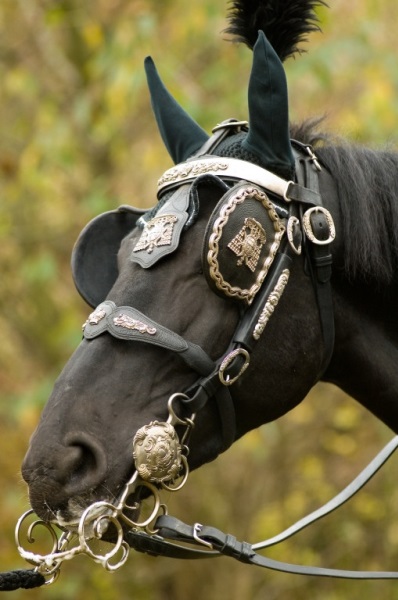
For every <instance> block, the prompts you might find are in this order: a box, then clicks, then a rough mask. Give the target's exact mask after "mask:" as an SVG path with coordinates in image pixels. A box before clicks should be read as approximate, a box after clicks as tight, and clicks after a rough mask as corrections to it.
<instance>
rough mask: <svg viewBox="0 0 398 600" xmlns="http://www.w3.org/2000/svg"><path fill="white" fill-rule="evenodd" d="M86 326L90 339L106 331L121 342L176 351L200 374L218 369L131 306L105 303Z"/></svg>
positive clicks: (201, 353) (194, 346) (199, 350)
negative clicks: (131, 342) (137, 343)
mask: <svg viewBox="0 0 398 600" xmlns="http://www.w3.org/2000/svg"><path fill="white" fill-rule="evenodd" d="M83 327H84V329H83V335H84V337H85V338H86V339H88V340H91V339H93V338H95V337H97V336H99V335H101V334H102V333H104V332H105V331H107V332H108V333H110V334H111V335H112V336H113V337H115V338H118V339H121V340H128V341H134V342H144V343H146V344H152V345H154V346H159V347H160V348H165V349H166V350H171V351H173V352H176V353H177V354H179V355H180V356H181V357H182V358H183V359H184V360H185V362H186V363H187V365H188V366H190V367H191V368H192V369H194V370H195V371H196V372H197V373H199V374H200V375H208V374H209V373H211V372H212V371H213V370H214V368H215V363H214V361H213V360H212V359H211V358H210V357H209V355H208V354H207V353H206V352H205V351H204V350H203V349H202V348H201V347H200V346H198V345H197V344H193V343H191V342H188V341H187V340H185V339H184V338H182V337H181V336H180V335H178V334H177V333H174V331H171V330H170V329H167V327H163V325H159V323H156V322H155V321H153V320H152V319H149V317H147V316H146V315H144V314H143V313H141V312H140V311H139V310H137V309H135V308H132V307H131V306H119V307H118V306H116V304H115V303H114V302H111V301H110V300H106V301H105V302H102V304H100V305H99V306H97V308H96V309H95V311H94V312H92V313H91V315H90V316H89V317H88V319H87V321H86V323H85V324H84V326H83Z"/></svg>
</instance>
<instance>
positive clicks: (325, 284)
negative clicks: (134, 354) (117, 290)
mask: <svg viewBox="0 0 398 600" xmlns="http://www.w3.org/2000/svg"><path fill="white" fill-rule="evenodd" d="M246 126H247V124H246V123H243V122H236V121H226V122H224V123H222V124H221V125H219V126H218V127H217V128H215V130H214V133H213V136H212V137H211V138H210V139H209V140H208V141H207V142H206V144H205V145H204V147H202V148H201V150H200V151H198V152H197V153H196V155H195V156H194V157H192V158H191V159H190V160H188V161H187V162H186V163H184V164H180V165H177V166H176V167H174V168H173V169H170V170H169V171H167V172H166V173H165V174H164V175H163V177H162V178H161V179H160V181H159V192H160V193H164V192H165V191H167V192H173V191H174V190H178V189H179V188H181V186H186V185H187V184H188V183H192V182H193V181H195V180H197V179H198V178H200V177H204V178H205V177H206V176H208V175H209V174H211V175H212V176H217V177H220V179H221V180H222V181H224V182H227V183H228V184H229V185H230V186H232V187H231V188H230V191H228V193H227V195H228V199H229V203H228V204H226V205H225V208H223V211H224V212H223V213H221V217H220V218H219V219H218V221H217V227H218V229H217V232H216V234H214V235H213V237H212V238H210V240H211V244H213V245H212V246H211V248H210V250H209V254H208V256H209V264H210V276H212V266H214V265H216V266H217V252H216V250H217V234H218V232H219V231H220V230H221V227H222V224H223V222H224V221H225V219H226V216H228V215H229V214H230V213H231V211H232V210H233V208H234V207H235V206H236V203H239V202H242V201H243V200H245V198H250V199H254V200H255V201H256V202H259V203H262V206H264V207H267V210H268V211H269V215H270V218H271V220H272V219H275V221H277V220H278V222H281V223H282V225H280V227H279V230H278V232H277V236H276V238H275V239H276V240H277V241H276V242H275V247H274V248H271V250H270V255H269V256H268V257H267V261H268V263H267V264H266V265H265V266H264V269H263V271H262V272H261V274H260V279H259V280H258V281H256V285H257V287H258V289H255V293H254V292H253V293H252V295H251V296H248V298H249V300H248V302H247V308H246V310H245V311H244V312H243V313H242V316H241V319H240V321H239V323H238V325H237V328H236V329H235V332H234V334H233V336H232V339H231V343H230V345H229V347H228V349H227V351H226V352H225V353H224V354H223V356H222V357H221V358H220V359H219V360H218V361H213V360H212V359H211V358H210V357H209V356H208V354H207V353H206V352H205V351H204V350H203V349H202V348H201V347H200V346H198V345H196V344H193V343H192V342H190V341H188V340H186V339H184V338H183V337H181V336H180V335H178V334H177V333H175V332H173V331H171V330H170V329H168V328H166V327H164V326H162V325H160V324H159V323H156V322H155V321H153V320H152V319H149V318H148V317H147V316H146V315H144V314H143V313H141V312H140V311H138V310H137V309H135V308H132V307H129V306H121V307H117V306H116V305H115V304H114V303H113V302H111V301H109V300H107V301H104V302H102V303H101V304H100V305H99V306H98V307H97V308H96V309H95V310H94V312H92V313H91V314H90V316H89V317H88V319H87V321H86V323H85V324H84V332H83V335H84V337H85V338H86V339H87V340H91V339H93V338H95V337H98V336H99V335H102V334H104V333H108V334H110V335H112V336H113V337H116V338H118V339H121V340H129V341H136V342H138V341H139V342H144V343H150V344H153V345H156V346H159V347H161V348H163V349H166V350H168V351H171V352H174V353H176V354H177V355H179V356H180V357H181V358H182V359H183V360H184V361H185V363H186V364H187V365H188V366H189V367H190V368H191V369H193V370H194V371H195V372H196V373H197V374H198V376H199V378H198V380H197V381H196V383H195V384H193V385H192V386H191V387H190V388H189V389H188V390H185V391H184V393H176V394H173V396H172V397H171V398H170V399H169V402H168V415H169V416H168V419H167V421H165V422H159V421H153V422H152V423H149V424H148V425H146V426H144V427H142V428H141V429H140V430H139V431H138V432H137V434H136V436H135V438H134V459H135V466H136V470H135V472H134V474H133V476H132V478H131V479H130V481H129V482H128V483H127V484H126V486H125V487H124V489H123V491H122V493H121V494H120V496H119V497H118V498H117V499H116V500H115V502H113V503H111V502H105V501H103V502H96V503H94V504H93V505H91V506H89V507H88V508H87V509H86V510H85V512H84V513H83V515H82V517H81V519H80V523H79V525H78V527H77V528H76V529H75V531H65V530H63V532H62V535H61V536H60V537H58V536H57V534H56V533H55V530H54V527H53V526H52V525H51V524H48V523H43V522H40V521H39V522H37V521H36V522H33V523H32V524H31V525H30V526H29V528H28V534H27V535H28V540H29V541H32V539H33V530H34V529H35V528H36V527H37V526H38V525H43V526H44V527H46V528H47V529H48V530H49V531H50V533H51V536H52V539H53V548H52V551H51V552H50V553H49V554H47V555H38V554H34V553H32V552H29V551H26V550H25V549H24V548H23V547H22V544H21V541H20V539H21V536H22V530H23V528H24V527H25V524H26V522H27V520H29V519H30V518H31V514H32V511H29V512H28V513H26V514H25V515H23V516H22V517H21V519H20V520H19V522H18V524H17V529H16V540H17V546H18V549H19V551H20V554H21V555H22V556H23V557H24V558H25V559H26V560H27V561H28V562H30V563H32V564H33V565H34V566H35V571H34V573H35V575H37V574H40V575H41V577H42V583H44V582H45V583H52V582H53V581H54V580H55V579H56V578H57V576H58V573H59V569H60V567H61V565H62V562H63V561H64V560H68V559H70V558H72V557H73V556H75V555H78V554H86V555H89V556H90V557H91V558H93V559H94V560H95V561H96V562H98V563H100V564H102V566H103V567H105V568H106V569H108V570H115V569H117V568H119V567H120V566H122V565H123V564H124V563H125V562H126V560H127V556H128V552H129V547H132V548H134V549H136V550H138V551H141V552H146V553H149V554H152V555H162V556H169V557H173V558H183V559H185V558H210V557H215V556H219V555H221V554H224V555H228V556H230V557H233V558H235V559H237V560H239V561H242V562H246V563H251V564H256V565H258V566H261V567H265V568H269V569H274V570H279V571H284V572H288V573H296V574H304V575H316V576H326V577H338V578H352V579H397V578H398V573H395V572H392V573H390V572H368V571H343V570H338V569H322V568H317V567H306V566H299V565H290V564H287V563H283V562H278V561H274V560H271V559H268V558H267V557H264V556H262V555H260V554H259V553H258V550H261V549H264V548H268V547H270V546H273V545H276V544H279V543H280V542H282V541H284V540H286V539H287V538H289V537H291V536H293V535H295V534H296V533H297V532H299V531H301V530H302V529H303V528H305V527H307V526H308V525H309V524H310V523H313V522H314V521H316V520H318V519H320V518H321V517H323V516H325V515H326V514H329V513H330V512H332V511H333V510H335V509H336V508H337V507H339V506H341V505H342V504H343V503H344V502H346V501H347V500H348V499H349V498H350V497H352V496H353V495H354V494H355V493H356V492H357V491H358V490H359V489H361V488H362V487H363V485H364V484H365V483H366V482H367V481H368V480H369V479H371V477H373V475H374V474H375V473H376V472H377V471H378V469H379V468H380V467H381V466H382V465H383V464H384V462H385V461H386V460H387V459H388V458H389V457H390V456H391V454H392V453H393V452H394V451H395V450H396V448H397V447H398V437H396V438H394V439H393V440H392V441H391V442H390V444H389V445H387V446H386V447H385V449H383V451H382V452H381V453H380V454H379V455H378V456H377V457H376V458H375V459H374V460H373V461H372V463H371V464H370V465H369V466H368V467H367V468H366V469H365V470H364V471H363V472H362V473H361V474H360V475H359V476H358V477H357V478H356V479H355V480H354V481H353V482H352V483H351V484H350V485H349V486H347V488H345V489H344V490H343V491H342V492H341V493H340V494H338V495H337V496H336V497H335V498H333V499H332V500H331V501H330V502H328V503H327V504H326V505H325V506H323V507H322V508H320V509H319V510H317V511H315V512H313V513H311V514H310V515H308V516H307V517H305V518H304V519H302V520H300V521H298V522H297V523H296V524H294V525H293V526H292V527H289V528H288V529H287V530H285V531H283V532H282V533H280V534H279V535H277V536H274V537H273V538H271V539H269V540H265V541H263V542H260V543H258V544H254V545H251V544H248V543H246V542H238V541H237V540H236V538H235V537H233V536H231V535H226V534H224V533H222V532H221V531H219V530H217V529H215V528H213V527H207V526H203V525H201V524H198V523H196V524H195V525H193V526H188V525H186V524H184V523H182V522H181V521H179V520H177V519H176V518H174V517H171V516H169V515H168V514H167V508H166V507H165V505H164V504H162V502H161V500H160V490H161V489H167V490H169V491H177V490H179V489H181V487H182V486H183V485H184V484H185V482H186V480H187V478H188V461H187V456H188V452H189V435H190V432H191V430H192V428H193V427H194V423H195V415H196V414H197V413H198V412H199V411H200V410H202V409H203V407H204V406H205V405H206V403H207V402H208V401H209V400H210V399H211V400H212V401H215V402H216V404H217V407H218V412H219V415H220V422H221V429H222V439H223V450H225V449H226V448H228V447H229V446H230V445H231V444H232V442H233V441H234V439H235V413H234V405H233V400H232V396H231V392H230V390H231V386H233V384H234V383H235V382H236V381H237V380H238V379H239V378H240V377H241V376H242V375H243V373H244V372H245V371H246V369H247V368H248V366H249V363H250V357H251V354H252V353H253V352H254V351H255V348H256V345H257V343H258V341H259V340H260V339H261V336H262V334H263V331H264V329H265V327H266V325H267V323H268V321H269V319H270V318H271V317H272V314H273V312H274V311H275V310H276V308H277V305H278V302H279V299H280V298H281V296H282V294H283V292H284V289H285V287H286V285H287V284H288V281H289V275H290V269H291V265H292V262H293V261H294V259H295V257H296V256H297V255H299V254H301V253H302V252H303V253H304V256H305V262H306V268H307V270H308V273H309V275H310V277H311V279H312V282H313V286H314V290H315V294H316V298H317V303H318V309H319V318H320V324H321V330H322V335H323V358H322V361H321V364H320V368H319V373H318V379H319V378H320V377H321V375H322V373H323V372H324V370H325V369H326V367H327V366H328V364H329V361H330V358H331V355H332V352H333V344H334V319H333V306H332V296H331V289H330V278H331V266H332V256H331V252H330V244H331V242H332V241H333V239H334V237H335V229H334V224H333V219H332V216H331V214H330V213H329V211H328V210H327V209H326V208H325V207H323V206H322V199H321V195H320V192H319V182H318V175H319V172H320V169H321V167H320V165H319V162H318V160H317V158H316V156H315V155H314V153H313V151H312V149H311V148H310V147H308V146H303V145H302V144H299V143H298V142H293V148H294V152H295V156H296V177H297V180H296V181H285V180H284V179H282V178H280V177H277V176H276V175H274V174H273V173H270V172H269V171H267V170H265V169H263V168H262V167H258V166H256V165H253V164H251V163H247V162H245V161H242V160H238V159H233V158H228V157H222V158H220V157H218V156H217V155H214V154H213V153H214V152H216V149H217V147H218V145H219V144H220V142H221V141H222V140H224V139H225V138H226V137H227V136H229V135H230V134H231V133H234V132H237V131H240V130H242V129H243V130H244V129H245V128H246ZM268 194H271V195H272V200H269V198H268ZM242 198H243V200H242ZM234 203H235V204H234ZM228 211H229V212H228ZM224 217H225V219H224V221H223V218H224ZM242 252H243V251H242ZM246 258H247V256H245V255H243V258H242V260H243V259H246ZM264 264H265V263H264ZM214 272H217V269H216V268H215V269H213V273H214ZM216 274H217V273H216ZM215 279H217V276H215ZM217 283H220V282H217V281H216V285H217ZM220 285H222V282H221V284H220ZM226 289H227V294H228V295H233V294H234V293H235V291H234V288H232V287H231V286H230V287H229V288H228V286H227V288H226ZM249 293H250V292H249ZM177 431H178V433H177ZM142 490H144V494H145V495H146V496H149V497H150V498H151V499H152V501H153V509H152V510H151V511H150V515H149V517H145V518H141V517H140V515H139V509H140V504H141V500H140V493H141V492H142ZM109 532H112V535H111V537H112V540H113V544H114V546H113V548H112V550H111V551H109V552H107V553H105V554H100V553H98V551H96V550H93V548H92V547H91V545H90V540H91V539H101V538H103V537H104V535H105V534H107V535H109ZM180 542H184V543H189V544H191V547H187V546H186V545H184V546H182V545H181V544H180Z"/></svg>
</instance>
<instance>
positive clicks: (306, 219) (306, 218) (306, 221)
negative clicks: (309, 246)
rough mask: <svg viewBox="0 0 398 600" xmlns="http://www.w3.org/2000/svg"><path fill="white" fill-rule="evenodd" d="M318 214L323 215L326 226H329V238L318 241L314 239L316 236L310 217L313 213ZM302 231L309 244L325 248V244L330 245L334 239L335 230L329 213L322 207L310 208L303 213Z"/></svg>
mask: <svg viewBox="0 0 398 600" xmlns="http://www.w3.org/2000/svg"><path fill="white" fill-rule="evenodd" d="M318 212H320V213H322V214H323V215H324V217H325V218H326V221H327V224H328V226H329V237H328V238H327V239H326V240H319V239H318V238H317V237H316V235H315V233H314V231H313V229H312V224H311V215H312V214H313V213H318ZM303 229H304V232H305V235H306V236H307V238H308V239H309V240H310V242H312V243H313V244H317V245H318V246H326V245H327V244H330V243H331V242H333V240H334V239H335V237H336V229H335V226H334V222H333V217H332V215H331V214H330V212H329V211H328V210H327V209H326V208H324V207H323V206H313V207H312V208H309V209H308V210H306V211H305V213H304V215H303Z"/></svg>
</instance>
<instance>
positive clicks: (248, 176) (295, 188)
mask: <svg viewBox="0 0 398 600" xmlns="http://www.w3.org/2000/svg"><path fill="white" fill-rule="evenodd" d="M208 173H210V174H213V175H217V176H219V177H221V178H222V179H227V180H228V179H230V180H232V181H240V180H244V181H248V182H249V183H253V184H255V185H259V186H261V187H262V188H265V189H266V190H268V191H270V192H273V193H274V194H276V195H278V196H280V197H281V198H283V199H284V200H286V201H287V202H289V201H290V200H297V199H299V198H300V200H302V198H303V196H305V197H306V198H307V202H309V203H313V204H319V203H320V198H319V194H317V193H316V192H312V193H311V190H309V189H306V188H303V187H302V186H300V185H299V184H297V183H295V182H294V181H286V180H285V179H282V178H281V177H278V176H277V175H275V174H274V173H271V172H270V171H267V169H263V168H262V167H259V166H258V165H254V164H252V163H248V162H246V161H244V160H239V159H238V158H229V157H219V156H204V157H203V158H200V159H193V160H188V161H186V162H185V163H180V164H178V165H177V166H175V167H172V168H171V169H168V170H167V171H166V172H165V173H164V174H163V175H162V177H161V178H160V179H159V181H158V195H159V194H160V193H161V192H162V191H164V190H165V189H168V188H171V187H174V186H176V185H180V184H181V183H182V182H190V181H193V180H194V179H196V178H197V177H199V176H200V175H205V174H208ZM304 190H305V193H304ZM309 194H311V198H308V195H309Z"/></svg>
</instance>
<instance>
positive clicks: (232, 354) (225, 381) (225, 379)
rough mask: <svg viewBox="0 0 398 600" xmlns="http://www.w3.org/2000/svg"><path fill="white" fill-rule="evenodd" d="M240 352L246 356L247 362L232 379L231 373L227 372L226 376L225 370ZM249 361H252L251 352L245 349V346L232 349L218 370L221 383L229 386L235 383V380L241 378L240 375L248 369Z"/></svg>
mask: <svg viewBox="0 0 398 600" xmlns="http://www.w3.org/2000/svg"><path fill="white" fill-rule="evenodd" d="M240 354H241V355H242V356H243V357H244V359H245V362H244V364H243V365H242V367H241V369H240V371H239V373H238V374H237V375H235V377H232V379H231V378H230V375H228V374H227V373H226V376H224V373H225V371H226V370H227V369H228V367H229V366H230V365H231V364H232V362H233V360H234V359H235V358H236V357H237V356H239V355H240ZM249 363H250V354H249V353H248V351H247V350H245V349H244V348H237V349H236V350H232V352H230V353H229V354H228V355H227V356H226V357H225V358H224V360H223V361H222V363H221V366H220V370H219V372H218V376H219V378H220V381H221V383H222V384H223V385H227V386H228V385H232V384H233V383H235V381H237V379H239V377H240V376H241V375H242V373H244V372H245V371H246V369H247V367H248V366H249Z"/></svg>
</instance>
